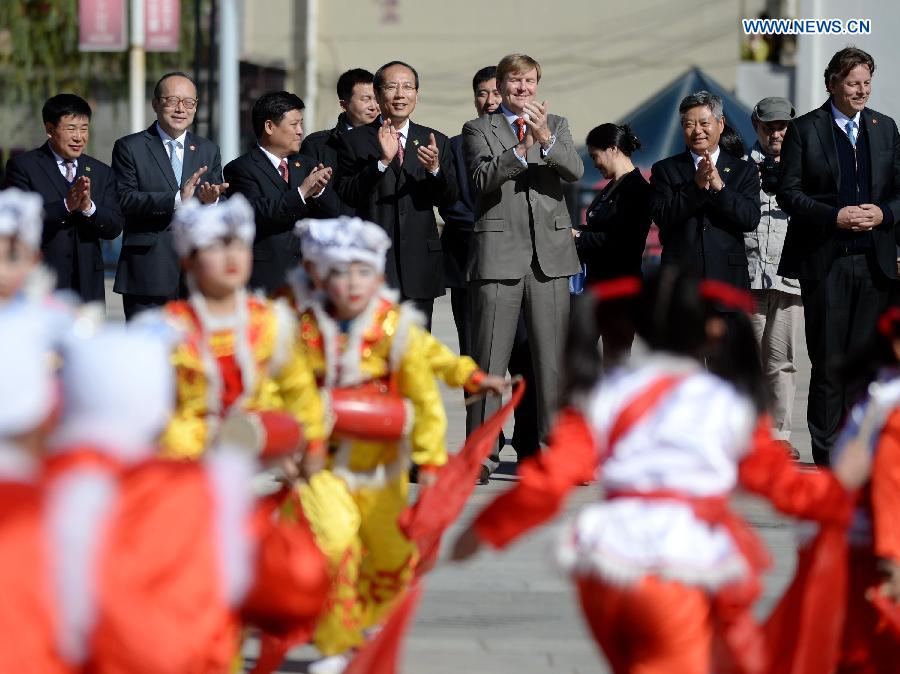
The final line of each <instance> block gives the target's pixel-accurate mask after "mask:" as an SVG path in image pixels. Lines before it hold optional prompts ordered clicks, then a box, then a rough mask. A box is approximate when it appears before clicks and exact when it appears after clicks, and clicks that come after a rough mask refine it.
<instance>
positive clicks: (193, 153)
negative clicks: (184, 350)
mask: <svg viewBox="0 0 900 674" xmlns="http://www.w3.org/2000/svg"><path fill="white" fill-rule="evenodd" d="M201 166H207V167H208V170H207V171H206V173H204V174H203V176H202V177H201V179H200V182H210V183H213V184H219V183H221V182H222V158H221V155H220V154H219V148H218V146H217V145H216V144H215V143H213V142H212V141H210V140H207V139H206V138H201V137H200V136H197V135H195V134H193V133H191V132H190V131H188V134H187V137H186V138H185V147H184V160H183V164H182V171H181V183H182V185H183V184H184V182H186V181H187V180H188V179H189V178H190V177H191V176H192V175H193V174H194V172H195V171H196V170H197V169H199V168H200V167H201ZM112 169H113V172H114V173H115V176H116V183H117V185H118V189H119V204H120V205H121V207H122V215H123V216H125V235H124V237H123V238H122V254H121V255H120V256H119V268H118V270H117V271H116V284H115V286H114V290H115V291H116V292H117V293H129V294H132V295H153V296H157V297H159V296H172V295H176V294H177V293H178V292H179V288H180V285H181V267H180V265H179V263H178V256H177V255H176V254H175V249H174V248H173V247H172V231H171V228H170V224H171V222H172V214H173V213H174V212H175V195H176V194H177V193H178V191H179V190H180V189H181V185H179V184H178V183H176V181H175V173H174V172H173V171H172V164H171V163H170V161H169V153H168V152H166V148H165V146H164V145H163V142H162V138H160V137H159V132H158V131H157V128H156V122H153V124H152V125H151V126H150V128H149V129H147V130H146V131H139V132H138V133H133V134H131V135H130V136H125V137H123V138H119V140H117V141H116V144H115V145H114V146H113V153H112Z"/></svg>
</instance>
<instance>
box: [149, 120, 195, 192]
mask: <svg viewBox="0 0 900 674" xmlns="http://www.w3.org/2000/svg"><path fill="white" fill-rule="evenodd" d="M144 141H145V142H146V144H147V151H148V152H150V154H151V155H152V156H153V158H154V159H155V160H156V163H157V164H159V169H160V171H162V174H163V175H164V176H165V177H166V180H167V181H168V183H169V186H170V187H171V188H172V189H173V190H175V191H178V190H179V189H180V188H181V185H179V184H178V181H176V180H175V172H174V171H173V170H172V164H171V162H170V160H169V153H168V152H166V148H165V147H163V142H162V138H160V136H159V133H157V131H156V122H154V123H153V125H152V126H151V127H150V128H149V129H147V131H146V133H145V137H144ZM189 175H190V174H189V173H187V171H185V170H184V169H182V171H181V176H182V178H183V179H184V180H186V179H187V176H189Z"/></svg>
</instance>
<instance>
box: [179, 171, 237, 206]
mask: <svg viewBox="0 0 900 674" xmlns="http://www.w3.org/2000/svg"><path fill="white" fill-rule="evenodd" d="M206 171H207V167H206V166H201V167H200V168H198V169H197V170H196V171H194V174H193V175H192V176H191V177H190V178H188V179H187V181H186V182H185V183H184V185H183V186H182V187H181V201H182V202H184V201H187V200H188V199H190V198H191V197H193V196H196V197H197V198H198V199H199V200H200V203H201V204H212V203H215V201H216V200H217V199H218V198H219V197H220V196H222V195H223V194H225V191H226V190H227V189H228V183H222V184H220V185H213V184H212V183H208V182H207V183H200V177H201V176H202V175H203V174H204V173H206Z"/></svg>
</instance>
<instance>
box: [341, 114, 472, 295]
mask: <svg viewBox="0 0 900 674" xmlns="http://www.w3.org/2000/svg"><path fill="white" fill-rule="evenodd" d="M380 125H381V122H380V121H378V120H376V121H375V122H373V123H372V124H369V125H366V126H360V127H357V128H356V129H353V130H352V131H349V132H347V133H345V134H343V136H342V138H341V140H342V147H341V152H340V154H339V155H338V183H337V190H338V194H339V196H340V197H341V198H342V199H343V200H344V201H346V202H347V203H348V204H350V205H351V206H353V207H354V208H356V212H357V215H359V216H360V217H361V218H365V219H367V220H370V221H372V222H376V223H378V224H379V225H381V226H382V227H384V229H385V231H386V232H387V233H388V235H389V236H390V237H391V242H392V244H393V245H392V246H391V248H390V249H389V250H388V259H387V265H386V272H387V278H388V282H389V283H390V284H391V285H392V286H394V287H396V288H400V291H401V293H402V294H403V296H404V297H408V298H413V299H433V298H435V297H438V296H439V295H443V294H444V276H443V257H442V254H441V240H440V237H439V235H438V229H437V221H436V219H435V217H434V207H435V206H440V205H448V204H452V203H453V202H454V201H456V197H457V195H458V193H459V188H458V185H457V182H456V169H455V167H454V165H453V155H452V153H451V152H450V145H449V143H448V141H447V137H446V136H445V135H444V134H442V133H440V132H439V131H435V130H434V129H430V128H428V127H427V126H421V125H419V124H415V123H414V122H410V124H409V138H407V139H406V148H405V152H404V160H403V166H400V162H399V155H398V156H397V157H395V158H394V160H393V161H392V162H391V165H390V166H388V168H387V170H386V171H384V172H381V171H379V170H378V158H379V156H380V155H381V149H380V146H379V144H378V135H377V134H378V128H379V126H380ZM430 133H433V134H434V137H435V140H436V141H437V146H438V154H439V159H440V166H441V168H440V170H439V171H438V174H437V175H436V176H434V175H431V174H430V173H428V172H427V171H426V170H425V169H424V168H423V166H422V164H420V163H419V159H418V156H417V150H416V148H417V147H418V146H419V145H427V144H428V140H429V139H428V136H429V134H430Z"/></svg>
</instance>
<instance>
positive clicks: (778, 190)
mask: <svg viewBox="0 0 900 674" xmlns="http://www.w3.org/2000/svg"><path fill="white" fill-rule="evenodd" d="M874 69H875V64H874V61H873V60H872V58H871V56H869V55H868V54H867V53H865V52H863V51H861V50H859V49H855V48H847V49H843V50H841V51H840V52H838V53H837V54H835V55H834V57H833V58H832V60H831V61H830V62H829V64H828V67H827V68H826V70H825V75H824V84H825V89H826V93H827V100H826V101H825V103H824V104H823V105H822V107H821V108H818V109H816V110H813V111H810V112H808V113H807V114H805V115H799V116H798V115H797V114H796V111H795V110H794V108H793V106H792V105H791V103H790V102H789V101H787V100H786V99H784V98H777V97H771V98H765V99H763V100H761V101H760V102H759V103H758V104H757V105H756V106H755V107H754V109H753V114H752V122H753V125H754V128H755V129H756V132H757V139H756V141H755V142H754V144H753V146H752V147H751V148H749V153H747V152H746V150H745V148H744V147H743V144H742V142H741V141H740V137H739V136H738V137H737V138H736V142H734V141H735V136H736V134H734V133H733V132H732V131H731V129H730V128H727V127H726V120H725V118H724V111H723V107H722V101H721V100H720V99H719V98H718V97H717V96H715V95H711V94H709V93H707V92H696V93H694V94H691V95H690V96H687V97H686V98H685V99H684V100H683V101H682V102H681V105H680V106H679V109H678V110H677V111H675V110H673V111H672V114H673V115H676V114H677V115H679V116H680V120H681V127H682V129H683V131H684V140H685V145H686V149H685V152H683V153H681V154H678V155H675V156H673V157H669V158H667V159H664V160H662V161H659V162H657V163H656V164H655V165H654V166H653V168H652V171H651V180H650V183H649V184H648V182H647V180H645V178H644V176H643V175H642V173H641V171H640V170H639V169H637V168H635V165H634V163H633V161H632V156H633V154H634V153H635V152H639V150H640V140H639V139H638V138H637V137H636V136H635V135H634V134H633V133H632V131H631V130H630V128H629V127H628V126H627V124H622V125H617V124H610V123H606V124H601V125H599V126H597V127H596V128H594V129H592V130H591V131H590V133H589V134H588V136H587V138H586V140H585V142H586V145H587V149H588V152H589V154H590V156H591V159H592V160H593V162H594V164H595V165H596V166H597V167H598V168H599V169H600V170H601V171H602V173H603V175H604V178H606V179H607V182H606V184H605V186H604V187H603V188H602V190H601V191H600V192H599V194H597V196H596V198H595V199H594V200H593V202H592V203H591V204H590V206H589V207H588V208H587V211H586V218H585V222H583V223H572V222H570V217H569V211H568V209H567V208H566V204H565V202H564V199H563V186H564V183H567V182H574V181H577V180H578V179H579V178H580V177H581V175H582V173H583V165H582V161H581V159H580V158H579V156H578V154H577V153H576V151H575V144H574V142H573V139H572V137H571V134H570V132H569V128H568V124H567V121H566V119H565V117H562V116H559V115H556V114H553V113H551V112H550V105H549V104H548V102H547V101H542V100H541V97H540V96H539V95H538V86H539V82H540V79H541V68H540V64H539V63H538V62H537V61H534V60H533V59H531V58H530V57H527V56H524V55H512V56H509V57H506V58H504V59H503V60H502V61H501V62H500V64H499V66H497V67H494V66H491V67H486V68H483V69H481V70H479V71H478V72H477V73H476V74H475V76H474V78H473V80H472V89H473V96H474V107H475V112H476V114H477V117H476V118H474V119H473V120H472V121H470V122H467V123H466V124H465V126H464V127H463V129H462V132H461V133H459V134H457V135H455V136H453V137H450V138H448V137H447V136H445V135H444V134H442V133H441V132H440V131H438V130H435V129H432V128H429V127H427V126H424V125H422V124H419V123H417V122H416V121H413V119H412V117H413V116H414V111H415V108H416V102H417V97H418V91H419V77H418V73H417V72H416V70H415V68H414V67H413V66H411V65H409V64H406V63H403V62H400V61H393V62H390V63H387V64H385V65H384V66H382V67H381V68H379V69H378V70H377V71H376V72H375V74H374V75H373V74H371V73H370V72H368V71H366V70H363V69H360V68H356V69H353V70H349V71H347V72H345V73H344V74H343V75H342V76H341V77H340V79H339V80H338V83H337V98H338V102H339V104H340V106H341V109H342V112H341V114H340V115H339V117H338V120H337V123H336V125H335V126H334V127H333V128H332V129H327V130H323V131H317V132H315V133H309V134H307V133H306V129H305V128H304V124H303V111H304V103H303V101H302V100H301V99H300V98H299V97H297V96H296V95H294V94H292V93H289V92H285V91H280V92H272V93H267V94H264V95H263V96H261V97H260V98H259V99H258V100H257V101H256V102H255V103H254V105H253V109H252V113H251V117H252V124H253V133H254V135H255V137H256V141H257V142H256V145H255V146H254V147H252V148H251V149H250V150H249V151H248V152H247V153H246V154H244V155H241V156H240V157H238V158H237V159H235V160H234V161H232V162H230V163H228V164H227V165H225V166H224V167H223V166H222V165H221V159H220V154H219V150H218V148H217V147H216V145H215V144H214V143H213V142H211V141H210V140H208V139H205V138H202V137H200V136H197V135H196V134H194V133H192V132H191V131H189V128H190V127H191V125H192V124H193V121H194V117H195V115H196V112H197V107H198V105H199V104H200V101H199V100H198V98H197V89H196V86H195V84H194V82H192V81H191V79H190V78H189V77H188V76H187V75H185V74H183V73H169V74H166V75H164V76H163V77H162V78H161V79H160V80H159V82H158V83H157V84H156V86H155V87H154V90H153V98H152V101H151V104H152V107H153V110H154V111H155V112H156V116H157V119H156V121H155V122H154V123H153V124H151V126H150V127H149V128H148V129H147V130H145V131H141V132H139V133H135V134H131V135H129V136H125V137H124V138H121V139H119V140H118V141H117V142H116V144H115V146H114V148H113V152H112V167H111V168H110V167H108V166H106V165H105V164H104V163H103V162H100V161H98V160H97V159H95V158H93V157H91V156H89V155H87V154H85V149H86V147H87V143H88V139H89V127H90V118H91V109H90V107H89V106H88V104H87V103H86V102H85V101H84V100H83V99H82V98H80V97H78V96H76V95H74V94H60V95H57V96H53V97H52V98H50V99H49V100H48V101H47V102H46V104H45V106H44V109H43V121H44V126H45V129H46V133H47V142H46V143H45V144H44V145H42V146H41V147H39V148H36V149H35V150H32V151H30V152H26V153H24V154H22V155H19V156H16V157H14V158H13V159H11V160H10V161H9V163H8V166H7V172H6V184H7V185H8V186H14V187H19V188H21V189H25V190H29V191H34V192H38V193H39V194H41V195H42V197H43V198H44V202H45V216H46V218H45V227H44V234H43V240H42V246H41V248H42V253H43V256H44V260H45V262H46V264H47V265H48V266H49V267H50V268H51V269H53V271H54V272H55V274H56V277H57V284H58V286H59V287H60V288H71V289H73V290H75V291H76V292H77V293H78V294H79V295H80V296H81V297H82V298H83V299H84V300H85V301H93V300H101V301H102V300H103V299H104V285H103V260H102V258H101V252H100V245H99V244H100V240H101V239H113V238H115V237H117V236H119V235H120V234H121V235H122V248H121V255H120V257H119V261H118V266H117V269H116V278H115V285H114V290H115V292H117V293H121V294H122V298H123V304H124V308H125V315H126V318H129V319H130V318H131V317H133V316H134V315H135V314H136V313H138V312H140V311H141V310H143V309H147V308H151V307H157V306H161V305H163V304H164V303H166V302H167V301H170V300H172V299H176V298H179V297H183V296H184V294H185V285H184V281H183V274H182V271H181V269H180V267H179V264H178V260H177V256H176V255H175V253H174V251H173V248H172V233H171V227H170V223H171V219H172V216H173V214H174V213H175V212H176V211H177V210H178V209H179V208H180V207H181V206H182V204H184V203H186V202H187V201H188V200H191V199H196V200H199V201H200V203H203V204H208V203H213V202H215V201H217V200H219V199H224V198H228V197H229V196H230V195H233V194H242V195H244V196H245V197H246V198H247V199H248V201H249V202H250V203H251V205H252V206H253V208H254V211H255V213H256V222H257V233H256V239H255V241H254V244H253V260H254V264H253V272H252V276H251V284H250V285H251V287H252V288H254V289H258V290H261V291H263V292H266V293H269V294H271V293H273V292H275V290H276V289H277V288H278V287H280V286H281V285H282V283H283V282H284V277H285V273H286V271H287V270H288V269H290V268H292V267H293V266H295V265H296V264H297V262H298V260H299V258H300V251H299V247H298V243H297V241H296V238H295V237H293V236H292V235H291V233H290V232H291V228H292V227H293V223H294V222H296V221H297V220H298V219H301V218H306V217H311V218H326V217H331V216H334V215H339V214H343V215H350V214H355V215H359V216H360V217H363V218H366V219H368V220H370V221H372V222H376V223H378V224H379V225H381V226H382V227H384V229H385V231H386V232H387V233H388V235H389V236H390V238H391V242H392V247H391V249H390V251H389V253H388V268H387V269H388V271H387V274H388V282H389V283H390V284H391V285H392V286H393V287H396V288H397V289H398V290H399V291H400V294H401V298H402V299H404V300H409V301H411V302H413V303H414V304H415V306H416V307H417V308H418V309H419V310H420V311H421V312H422V313H423V314H424V315H425V318H426V324H427V325H428V326H429V327H430V322H431V314H432V307H433V302H434V298H435V297H438V296H440V295H443V294H444V293H445V291H446V289H447V288H449V289H450V295H451V304H452V307H453V315H454V319H455V322H456V326H457V330H458V336H459V345H460V352H461V353H463V354H471V355H472V356H473V358H474V359H475V360H476V361H477V362H478V363H479V364H480V365H481V366H482V367H484V368H485V369H486V370H487V371H489V372H491V373H493V374H504V373H505V372H506V371H507V370H509V371H510V372H512V373H514V374H522V375H523V376H526V378H527V379H528V380H529V381H530V382H532V384H533V386H532V388H531V389H530V391H529V396H528V398H527V399H526V401H525V403H524V404H523V405H522V407H521V408H520V409H521V411H520V413H519V415H518V416H519V417H520V419H519V422H518V424H517V429H518V430H517V432H516V437H515V438H514V439H513V442H512V444H513V445H514V446H515V448H516V450H517V451H518V452H519V453H520V455H521V456H522V457H526V456H530V455H532V454H534V453H535V452H536V451H537V450H538V448H539V447H540V444H541V443H542V442H545V441H546V437H547V431H548V428H549V423H550V420H551V418H552V416H553V413H554V411H555V409H556V408H557V405H558V400H559V382H560V379H561V372H560V370H559V360H560V354H561V348H562V343H563V337H564V330H565V326H566V324H567V320H568V311H569V277H571V276H573V275H576V274H578V273H579V272H580V273H581V274H582V275H586V279H587V281H588V282H589V283H591V282H596V281H598V280H602V279H609V278H615V277H618V276H623V275H640V274H641V255H642V252H643V249H644V242H645V240H646V237H647V232H648V230H649V228H650V225H651V223H656V225H657V226H658V227H659V230H660V240H661V243H662V244H663V253H662V264H664V265H665V264H670V263H679V264H688V265H691V266H694V267H695V268H697V269H699V270H700V272H701V274H702V275H703V276H704V277H706V278H711V279H718V280H722V281H725V282H727V283H731V284H733V285H735V286H737V287H739V288H745V289H752V291H753V294H754V297H755V298H756V301H757V307H756V310H755V312H754V326H755V329H756V334H757V340H758V343H759V349H760V356H761V358H762V360H763V363H764V367H765V370H766V372H767V376H768V378H769V381H770V385H771V387H772V391H773V394H774V400H775V403H774V408H775V414H774V424H775V432H776V434H777V436H778V437H779V438H780V439H783V440H785V441H789V440H790V432H791V423H792V421H791V414H792V407H793V402H794V397H795V390H796V384H795V378H796V367H795V363H794V360H795V345H796V343H797V340H798V339H799V338H800V336H799V334H798V331H799V329H800V325H801V324H802V322H803V320H802V319H803V318H804V317H805V324H806V341H807V347H808V350H809V354H810V358H811V361H812V382H811V385H810V397H809V405H808V421H809V429H810V433H811V435H812V442H813V456H814V458H815V461H816V462H817V463H819V464H827V462H828V456H829V453H830V451H831V448H832V447H833V444H834V438H835V436H836V433H837V431H838V428H839V426H840V422H841V419H842V418H843V416H844V414H845V412H846V410H847V409H848V407H849V405H850V404H851V403H852V401H853V400H854V398H855V397H856V395H857V394H858V392H856V391H846V390H843V388H842V387H841V385H840V384H839V383H838V382H837V380H836V379H835V378H834V377H833V376H832V375H831V374H830V363H831V361H832V360H833V359H834V358H835V357H836V356H839V355H841V354H842V353H846V352H847V351H852V350H853V349H854V348H855V347H858V346H859V345H860V344H861V343H862V341H863V340H864V339H865V337H866V336H867V334H868V333H869V332H870V331H871V329H872V327H873V326H874V324H875V318H876V317H877V315H878V314H879V312H880V311H881V310H882V309H883V308H884V306H885V305H886V302H887V300H888V295H889V293H890V288H891V286H892V285H893V282H894V279H895V278H896V266H897V265H896V259H897V255H896V242H895V234H894V232H895V229H896V228H895V227H894V214H893V213H894V210H896V208H897V199H898V197H900V187H898V185H900V183H898V180H900V177H898V172H900V167H898V161H900V159H898V149H897V147H896V143H895V140H896V125H895V124H894V122H893V120H892V119H890V118H889V117H886V116H884V115H882V114H880V113H877V112H875V111H873V110H871V109H870V108H868V107H866V103H867V100H868V98H869V93H870V91H871V79H872V75H873V73H874ZM723 131H724V134H723ZM720 137H721V139H722V143H721V145H720ZM723 149H724V150H725V151H724V152H722V150H723ZM435 208H436V209H437V210H438V211H439V213H440V215H441V217H442V219H443V221H444V225H443V228H442V229H440V228H439V227H438V222H437V219H436V217H435V213H434V211H435ZM582 264H583V265H584V268H582ZM632 339H633V337H632V335H630V334H627V332H626V333H625V334H620V333H618V332H616V333H612V332H611V333H609V334H605V335H604V336H603V345H604V352H605V354H606V356H607V359H608V360H609V361H610V362H614V361H615V360H617V359H619V358H620V357H621V356H622V355H623V354H627V353H628V351H629V350H630V345H631V341H632ZM492 405H493V403H491V402H488V403H487V404H486V405H485V404H476V405H473V406H471V409H470V411H469V417H468V423H467V425H468V430H469V431H471V430H472V429H473V428H474V427H476V426H477V425H478V424H479V423H480V422H481V421H482V420H483V419H484V418H485V415H489V414H490V413H491V412H492V410H493V409H494V408H493V407H492ZM526 410H527V413H526ZM497 450H498V451H499V443H498V448H497ZM497 464H498V455H497V452H495V453H494V454H493V455H492V459H491V460H490V461H489V462H488V463H487V464H486V468H485V472H484V474H483V476H482V478H483V479H484V480H487V479H488V477H489V474H490V472H491V471H493V470H494V469H495V468H496V466H497Z"/></svg>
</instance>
